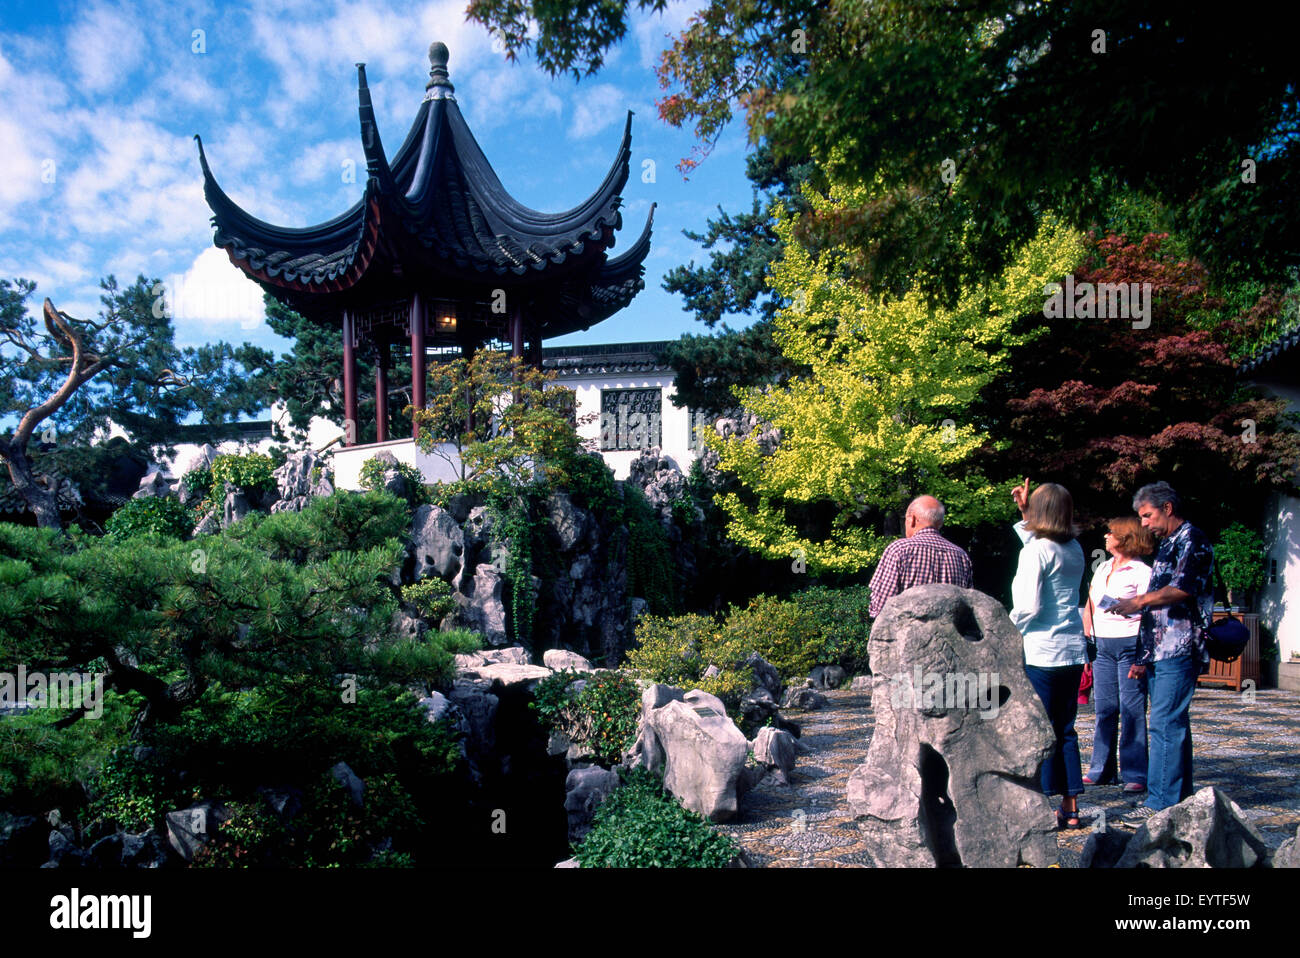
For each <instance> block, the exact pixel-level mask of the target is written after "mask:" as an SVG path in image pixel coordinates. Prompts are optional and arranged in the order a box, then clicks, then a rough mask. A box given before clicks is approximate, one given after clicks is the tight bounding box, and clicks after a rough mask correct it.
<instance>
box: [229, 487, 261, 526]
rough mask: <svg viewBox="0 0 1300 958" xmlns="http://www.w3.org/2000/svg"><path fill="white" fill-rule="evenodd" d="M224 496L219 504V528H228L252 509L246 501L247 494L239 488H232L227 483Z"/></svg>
mask: <svg viewBox="0 0 1300 958" xmlns="http://www.w3.org/2000/svg"><path fill="white" fill-rule="evenodd" d="M226 489H227V491H226V498H225V501H224V502H223V503H222V506H221V528H223V529H228V528H230V527H231V526H232V525H234V524H235V523H236V522H238V521H239V520H240V519H242V518H244V516H246V515H248V514H249V513H250V512H252V511H253V506H252V504H251V503H250V502H249V501H248V495H247V494H246V493H245V492H243V491H242V490H239V489H233V488H231V487H230V485H229V484H227V487H226Z"/></svg>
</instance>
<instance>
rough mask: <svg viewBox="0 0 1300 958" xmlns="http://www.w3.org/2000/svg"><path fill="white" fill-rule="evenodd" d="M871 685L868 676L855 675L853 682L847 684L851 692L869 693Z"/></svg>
mask: <svg viewBox="0 0 1300 958" xmlns="http://www.w3.org/2000/svg"><path fill="white" fill-rule="evenodd" d="M871 685H872V681H871V676H870V675H855V676H853V681H852V682H850V683H849V690H850V691H852V692H870V691H871Z"/></svg>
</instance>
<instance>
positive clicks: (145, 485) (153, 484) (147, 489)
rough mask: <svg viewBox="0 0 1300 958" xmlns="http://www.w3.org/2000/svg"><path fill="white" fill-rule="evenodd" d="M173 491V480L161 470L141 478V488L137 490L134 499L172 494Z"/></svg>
mask: <svg viewBox="0 0 1300 958" xmlns="http://www.w3.org/2000/svg"><path fill="white" fill-rule="evenodd" d="M171 491H172V484H171V481H170V480H168V478H167V477H166V476H164V475H163V474H162V472H161V471H159V472H151V473H149V475H147V476H145V477H144V478H143V479H141V480H140V488H139V489H137V490H136V491H135V495H134V496H132V497H131V498H133V499H153V498H157V497H160V496H167V495H170V494H171Z"/></svg>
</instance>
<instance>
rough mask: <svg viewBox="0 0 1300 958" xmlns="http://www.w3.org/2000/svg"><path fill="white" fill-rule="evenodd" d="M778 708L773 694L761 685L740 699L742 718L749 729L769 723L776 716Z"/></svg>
mask: <svg viewBox="0 0 1300 958" xmlns="http://www.w3.org/2000/svg"><path fill="white" fill-rule="evenodd" d="M778 708H779V706H778V705H777V702H776V699H774V698H772V693H771V692H769V691H768V690H767V689H765V688H763V687H762V686H761V685H760V686H759V687H758V688H756V689H753V690H752V691H750V692H747V693H746V694H745V695H743V696H741V699H740V716H741V718H742V719H743V720H744V721H745V723H746V726H747V727H749V728H753V727H755V726H758V725H762V724H764V723H765V722H767V720H768V719H770V718H772V717H773V716H775V715H776V713H777V709H778Z"/></svg>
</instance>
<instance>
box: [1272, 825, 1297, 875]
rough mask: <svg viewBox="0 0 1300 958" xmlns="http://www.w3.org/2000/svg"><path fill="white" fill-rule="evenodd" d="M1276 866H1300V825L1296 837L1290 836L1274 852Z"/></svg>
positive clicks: (1274, 864)
mask: <svg viewBox="0 0 1300 958" xmlns="http://www.w3.org/2000/svg"><path fill="white" fill-rule="evenodd" d="M1273 867H1274V868H1300V827H1297V828H1296V830H1295V837H1294V838H1288V839H1287V840H1286V841H1284V842H1283V843H1282V844H1281V845H1279V846H1278V849H1277V851H1276V852H1274V853H1273Z"/></svg>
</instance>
